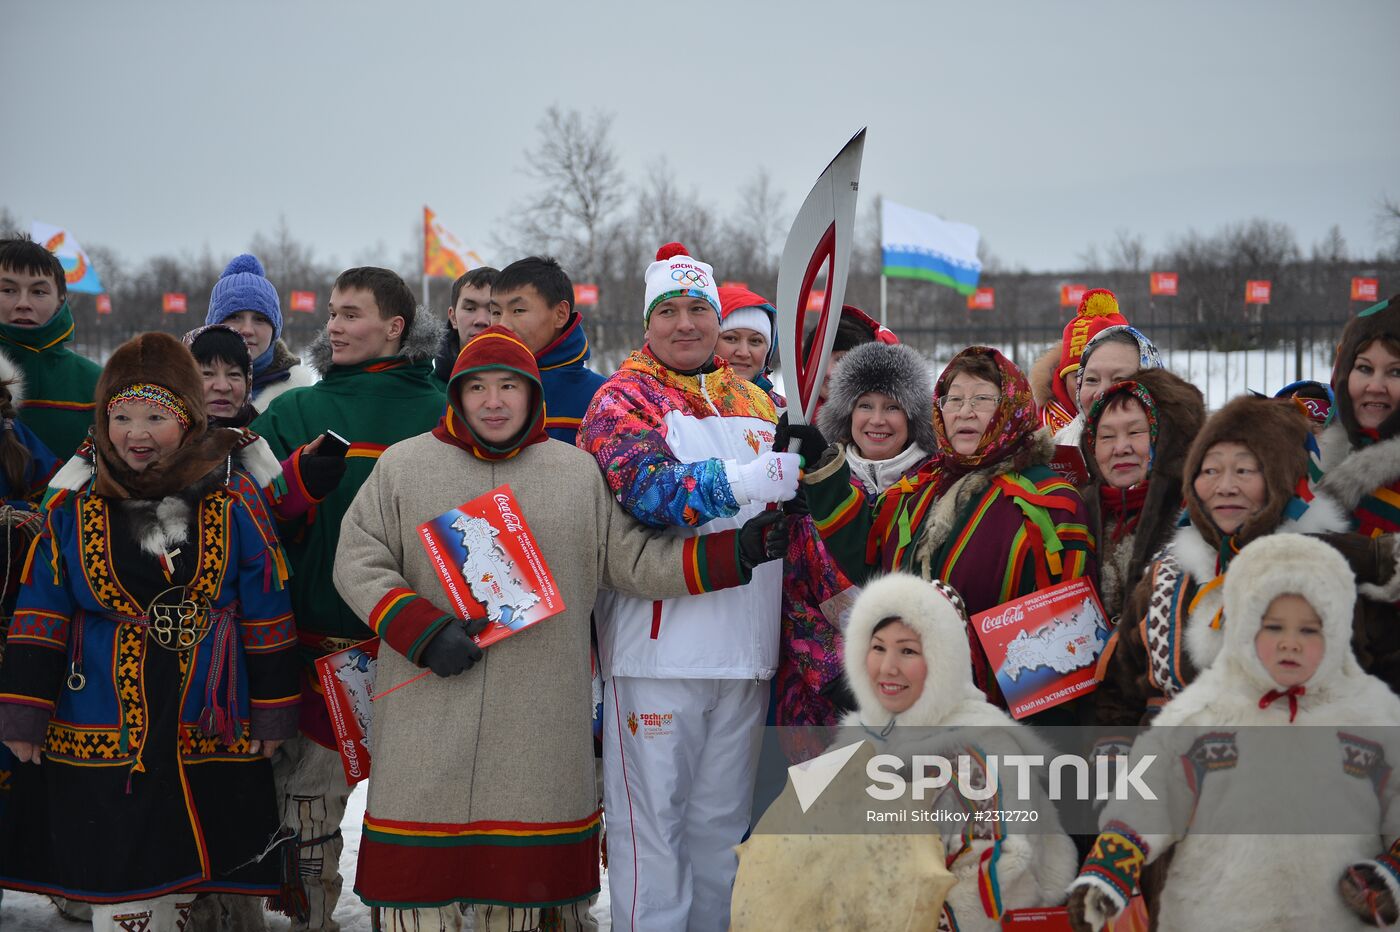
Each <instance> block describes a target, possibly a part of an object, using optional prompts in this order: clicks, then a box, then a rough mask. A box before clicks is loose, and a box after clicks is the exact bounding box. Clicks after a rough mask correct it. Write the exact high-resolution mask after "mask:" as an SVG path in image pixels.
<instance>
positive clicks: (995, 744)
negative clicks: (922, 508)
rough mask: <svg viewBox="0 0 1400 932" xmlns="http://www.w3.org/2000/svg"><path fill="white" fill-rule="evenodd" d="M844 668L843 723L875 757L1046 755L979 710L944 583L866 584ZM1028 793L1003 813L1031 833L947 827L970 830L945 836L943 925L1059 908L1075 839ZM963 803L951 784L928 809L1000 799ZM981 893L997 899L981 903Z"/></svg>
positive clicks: (990, 709) (975, 925)
mask: <svg viewBox="0 0 1400 932" xmlns="http://www.w3.org/2000/svg"><path fill="white" fill-rule="evenodd" d="M845 664H846V677H847V679H848V680H849V682H850V685H851V691H852V692H853V693H854V694H855V698H856V703H857V708H856V711H854V712H851V713H850V714H849V715H847V716H846V719H845V720H844V721H843V722H842V724H843V725H846V726H851V727H859V728H860V729H861V730H862V731H863V732H864V734H865V736H866V737H867V738H868V739H869V740H870V741H871V742H872V744H874V745H875V751H876V753H879V754H894V755H897V756H900V757H911V756H912V755H914V754H916V753H917V754H938V755H942V756H944V757H947V758H949V759H950V760H952V759H953V758H954V757H956V756H959V755H969V756H972V757H974V758H978V759H981V758H984V757H985V756H986V755H997V756H1004V755H1009V754H1027V753H1031V754H1046V755H1047V756H1048V755H1049V754H1050V753H1053V752H1048V751H1047V750H1046V749H1045V748H1044V747H1043V746H1042V745H1041V743H1040V742H1039V741H1038V740H1037V739H1036V738H1035V737H1034V735H1033V734H1032V733H1031V731H1030V730H1029V729H1025V728H1022V727H1020V726H1018V725H1017V724H1016V722H1015V721H1014V720H1013V719H1012V718H1011V717H1010V716H1009V715H1007V714H1006V713H1005V712H1003V711H1002V710H1001V709H998V708H997V707H996V706H994V705H992V704H991V703H989V702H987V698H986V696H984V695H983V694H982V691H981V690H980V689H978V688H977V686H976V685H975V684H974V683H973V681H972V677H971V676H970V675H969V672H968V671H969V670H970V668H971V664H972V658H971V655H970V653H969V648H968V643H967V616H966V614H965V612H964V610H963V606H962V600H961V599H960V598H959V597H958V595H957V593H956V592H954V591H953V590H952V589H950V588H948V587H947V586H945V585H943V584H942V583H940V582H925V581H924V580H922V579H919V578H917V577H915V576H909V575H906V574H903V573H894V574H892V575H889V576H886V577H884V578H882V579H880V580H878V581H876V582H873V583H871V584H870V585H869V586H867V587H866V588H865V590H864V591H863V592H862V593H861V595H860V598H859V599H857V600H856V603H855V606H854V607H853V608H852V610H851V617H850V621H849V624H848V627H847V629H846V645H845ZM933 728H938V729H940V732H938V733H937V737H933V736H932V735H931V732H930V729H933ZM931 740H932V741H933V742H934V744H932V745H931V744H930V742H931ZM985 780H986V773H985V772H982V773H980V774H976V775H974V776H973V779H972V782H973V784H974V787H975V786H977V785H981V786H985ZM1002 785H1003V786H1005V785H1006V781H1005V779H1004V778H1003V780H1002ZM1033 791H1034V792H1035V793H1036V794H1037V797H1036V798H1035V799H1034V800H1033V801H1021V800H1017V801H1015V802H1013V803H1007V805H1009V806H1010V807H1011V808H1032V807H1034V808H1036V809H1038V810H1039V812H1040V813H1041V821H1040V823H1039V824H1038V825H1037V826H1036V829H1035V834H1019V833H1016V834H1012V833H1008V832H1014V831H1015V826H1013V825H1006V824H1002V823H1000V822H993V821H987V822H968V823H944V824H945V825H950V824H951V825H960V824H961V825H965V826H971V827H972V828H970V829H969V830H968V831H966V832H961V831H959V830H958V829H956V828H953V829H950V830H949V831H947V832H945V834H944V838H943V842H944V845H945V847H946V850H947V855H948V864H949V869H950V870H951V871H952V872H953V874H954V875H955V876H956V877H957V883H956V885H955V886H954V887H953V889H952V891H951V892H950V893H949V894H948V898H947V901H946V903H945V906H944V914H943V916H942V917H941V920H940V925H939V926H938V928H939V929H957V930H964V932H965V930H989V932H990V930H994V929H999V928H1000V915H1001V913H1002V911H1004V910H1008V909H1026V908H1032V907H1038V906H1053V905H1055V904H1057V903H1060V902H1062V901H1063V899H1064V894H1063V892H1062V891H1063V887H1062V886H1061V884H1067V883H1068V882H1069V880H1070V879H1071V878H1072V877H1073V876H1074V872H1075V867H1076V865H1077V863H1078V858H1077V855H1076V852H1075V847H1074V843H1073V842H1072V841H1071V840H1070V838H1069V836H1067V835H1065V834H1064V833H1063V832H1061V831H1059V822H1058V819H1057V818H1056V816H1055V813H1054V810H1053V808H1051V807H1050V806H1049V804H1048V800H1047V799H1046V798H1045V796H1044V794H1043V791H1041V789H1040V788H1039V786H1038V785H1037V786H1035V787H1034V788H1033ZM959 796H960V794H959V793H958V791H957V789H956V788H954V787H953V786H952V785H951V784H950V786H949V788H948V789H945V790H944V791H943V792H942V793H941V794H940V796H939V798H938V799H936V800H934V801H933V804H932V805H933V807H934V808H942V807H945V806H948V805H953V806H955V807H965V806H968V805H971V806H975V807H977V808H979V809H989V810H994V809H998V808H1000V807H1001V804H1002V802H1003V801H1004V800H1003V799H1002V797H1001V794H1000V793H998V794H997V796H995V797H993V798H991V799H988V800H984V801H980V802H973V801H971V800H966V799H961V798H959ZM1047 820H1048V821H1047ZM998 839H999V840H998ZM988 852H990V854H988ZM984 856H985V860H984ZM988 890H996V891H997V893H996V895H995V896H987V895H985V892H986V891H988Z"/></svg>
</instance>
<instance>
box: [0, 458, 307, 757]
mask: <svg viewBox="0 0 1400 932" xmlns="http://www.w3.org/2000/svg"><path fill="white" fill-rule="evenodd" d="M109 507H110V506H109V503H108V501H107V500H106V499H104V498H101V497H99V496H97V495H94V494H93V493H92V492H91V491H90V490H86V489H85V490H82V491H78V492H76V493H75V494H70V495H67V496H64V497H62V498H61V499H59V500H57V501H54V502H52V503H51V507H50V510H49V511H48V513H47V516H46V521H45V525H44V529H43V531H42V532H41V534H40V537H39V539H38V541H37V543H36V545H35V547H34V549H33V550H31V551H30V555H29V561H28V563H27V564H26V566H25V573H24V579H25V584H24V588H23V589H22V590H21V592H20V598H19V603H18V606H17V608H16V610H15V616H14V620H13V621H12V622H11V626H10V636H9V645H8V648H7V651H6V654H7V656H6V663H5V665H4V667H3V669H0V705H3V706H4V707H5V708H6V714H5V717H6V719H7V721H10V722H11V724H12V725H13V724H14V723H15V722H16V721H23V722H29V723H31V724H32V726H33V729H34V730H32V731H31V733H30V734H29V736H28V737H27V738H25V739H23V740H37V741H46V747H45V752H46V754H47V755H48V756H50V757H58V758H63V759H65V760H69V761H72V762H76V763H80V764H81V763H83V762H88V761H90V762H93V763H94V764H96V763H98V762H101V763H102V764H104V765H108V766H110V765H114V764H126V765H129V766H130V767H132V768H133V770H140V769H141V761H142V754H143V752H144V751H145V744H144V743H145V740H146V735H145V734H144V727H145V723H146V722H148V721H150V720H151V716H152V708H151V707H150V706H149V702H150V701H155V700H154V699H151V700H148V697H147V696H146V694H145V691H144V689H143V688H142V687H141V682H142V673H141V670H142V664H143V662H144V661H143V657H144V656H145V652H146V651H147V650H158V649H160V648H157V647H154V646H152V645H151V643H149V637H148V632H147V627H148V626H149V624H150V622H149V620H148V619H145V618H144V616H145V615H146V611H147V606H145V605H141V604H138V601H137V600H136V599H135V598H134V597H132V596H131V595H129V594H128V592H127V588H126V586H125V585H123V580H122V578H121V577H120V575H119V572H118V571H119V570H120V566H121V564H122V562H123V560H126V559H136V560H143V559H144V560H149V561H151V562H152V563H154V561H155V558H154V557H146V556H145V555H144V554H143V555H141V556H140V557H123V558H121V559H117V560H116V561H114V559H113V553H112V548H113V546H114V543H115V537H116V536H115V535H114V534H113V533H112V530H113V529H112V525H111V518H110V517H109V511H108V509H109ZM196 507H197V510H198V514H197V517H196V518H195V522H196V531H195V533H194V534H192V535H191V536H192V543H191V544H189V545H188V548H189V550H190V553H189V554H187V555H185V556H184V560H183V562H182V563H177V564H176V565H177V566H188V567H189V568H190V571H191V572H193V573H194V577H193V578H194V582H193V583H192V588H193V589H194V590H195V591H196V592H198V593H200V594H202V595H203V596H204V597H205V598H206V599H207V600H208V602H209V605H210V607H211V609H212V614H213V616H214V617H215V618H216V619H218V618H219V617H220V616H223V618H224V620H223V621H221V622H218V623H217V624H215V627H214V630H213V631H211V632H210V633H209V634H208V635H207V636H205V637H204V638H203V640H201V641H199V643H198V644H197V646H195V647H194V648H193V649H192V650H189V651H186V652H184V653H182V654H180V657H181V664H182V666H181V669H182V671H188V672H187V673H186V676H187V677H188V682H189V684H190V685H189V687H188V688H187V689H186V690H185V692H184V695H183V696H182V699H181V705H180V713H179V722H180V724H179V735H178V738H179V742H180V755H181V759H182V760H185V761H192V760H197V759H199V758H200V757H202V756H208V755H218V754H224V755H227V754H229V753H230V752H231V753H233V754H235V755H247V756H248V757H249V759H251V757H252V755H249V753H248V746H249V742H250V741H251V740H252V739H253V738H269V739H271V738H279V739H280V738H288V737H291V736H292V735H293V734H294V733H295V731H296V707H297V704H298V702H299V699H300V687H299V683H298V675H297V660H296V651H295V649H296V629H295V626H294V625H293V623H292V615H291V605H290V602H289V600H288V596H287V592H286V589H285V587H284V583H285V579H286V561H285V558H284V557H283V555H282V551H281V546H280V544H279V543H278V540H277V533H276V530H275V528H274V526H273V522H272V518H271V516H270V515H269V513H268V511H267V509H266V506H265V503H264V500H263V497H262V492H261V489H260V488H259V486H258V484H257V482H256V481H255V480H254V479H253V478H252V477H251V476H250V475H249V474H247V473H245V472H242V471H241V470H235V471H233V472H232V473H231V474H230V476H229V478H228V481H227V484H225V485H221V486H219V487H217V488H215V489H214V490H213V491H210V492H208V493H206V494H205V495H204V496H203V497H202V498H200V499H199V500H198V502H197V503H196ZM133 619H135V621H133ZM222 625H227V626H228V627H226V628H225V627H222ZM152 636H153V635H152ZM114 671H115V673H114ZM74 673H80V674H82V675H83V676H84V677H85V678H86V683H85V684H84V686H83V688H81V689H78V690H74V689H73V688H71V686H65V683H67V682H68V681H69V680H70V679H71V676H72V674H74ZM211 711H213V712H216V713H218V715H219V717H220V718H216V719H212V720H211V719H208V716H209V715H210V712H211ZM221 719H222V720H226V721H227V722H228V729H227V730H225V729H220V728H218V727H217V725H215V726H214V727H212V728H211V727H209V726H210V722H211V721H212V722H216V723H217V722H218V721H220V720H221ZM202 726H204V727H202ZM211 730H213V731H215V732H217V733H216V734H212V735H211V734H210V733H209V731H211ZM45 733H46V735H45ZM153 753H154V752H153Z"/></svg>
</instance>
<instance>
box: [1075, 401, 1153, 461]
mask: <svg viewBox="0 0 1400 932" xmlns="http://www.w3.org/2000/svg"><path fill="white" fill-rule="evenodd" d="M1119 395H1131V396H1132V397H1134V398H1136V399H1137V401H1138V403H1139V404H1140V405H1142V408H1143V410H1144V411H1146V412H1147V431H1148V448H1147V472H1148V474H1149V475H1151V473H1152V464H1153V462H1154V461H1155V460H1156V459H1157V430H1158V421H1157V401H1156V399H1154V398H1153V397H1152V393H1151V392H1150V391H1148V390H1147V386H1146V385H1143V384H1142V383H1141V382H1135V381H1133V380H1131V379H1129V380H1127V381H1123V382H1115V383H1114V384H1113V385H1110V386H1109V387H1108V389H1107V391H1105V392H1104V393H1103V394H1102V395H1100V396H1099V397H1098V398H1096V399H1094V403H1093V404H1091V405H1090V406H1089V413H1088V414H1087V415H1085V417H1084V444H1085V446H1086V447H1088V449H1089V456H1090V457H1092V456H1093V454H1094V445H1095V443H1097V442H1098V432H1099V418H1101V417H1103V413H1104V411H1106V410H1108V403H1109V402H1110V401H1112V400H1113V399H1114V398H1116V397H1117V396H1119Z"/></svg>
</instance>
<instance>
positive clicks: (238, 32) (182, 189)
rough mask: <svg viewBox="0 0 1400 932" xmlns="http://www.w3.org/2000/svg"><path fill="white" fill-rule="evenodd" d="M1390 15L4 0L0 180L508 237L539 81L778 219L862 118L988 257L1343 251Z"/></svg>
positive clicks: (1367, 173)
mask: <svg viewBox="0 0 1400 932" xmlns="http://www.w3.org/2000/svg"><path fill="white" fill-rule="evenodd" d="M1397 36H1400V2H1396V0H1319V2H1312V3H1304V2H1289V0H1210V2H1178V3H1168V2H1158V3H1136V2H1124V0H1112V2H1087V0H1086V2H1078V0H1053V2H1047V0H1035V2H1032V0H1025V2H973V0H967V2H962V3H943V2H907V3H896V2H880V0H845V2H832V0H802V2H796V0H794V2H771V0H747V2H743V0H740V2H728V0H724V2H715V0H703V2H692V3H646V4H642V3H630V2H612V0H603V2H593V3H586V2H577V0H573V2H548V3H544V2H540V3H528V2H521V0H506V2H497V3H489V4H479V3H465V2H459V3H447V2H442V3H427V2H419V0H395V2H393V3H389V2H383V3H363V2H343V0H342V2H334V3H331V2H321V0H316V2H310V0H308V2H294V0H278V2H265V0H238V2H236V3H209V2H196V0H176V2H165V0H160V2H152V0H141V2H140V3H136V2H110V0H73V2H63V3H44V2H18V0H10V2H6V3H4V4H3V5H0V82H2V86H3V91H0V109H2V110H3V118H4V126H5V128H6V134H5V135H6V138H5V140H4V142H3V145H0V205H4V206H6V207H8V208H9V209H10V210H11V211H12V212H14V213H16V214H17V215H18V216H19V217H20V219H21V220H23V221H28V220H33V219H38V220H43V221H45V222H48V223H54V224H59V225H64V226H67V227H69V228H70V230H71V231H72V232H73V234H74V236H76V237H77V238H78V239H79V241H82V242H91V243H101V244H103V245H106V246H109V247H111V248H114V249H116V250H117V251H118V252H119V253H120V254H121V255H123V256H124V257H126V258H128V259H141V258H144V257H146V256H149V255H151V254H154V253H159V252H180V251H185V250H188V251H191V252H197V251H199V250H202V249H203V247H204V246H205V245H206V244H207V245H208V246H209V247H210V248H211V249H212V250H213V251H214V253H215V254H216V256H219V257H220V258H222V257H223V256H225V255H228V256H232V255H233V254H234V253H236V252H238V251H240V250H241V249H243V248H244V247H246V245H247V243H248V241H249V239H250V238H251V237H252V235H253V234H254V233H255V232H257V231H259V230H264V231H270V230H271V229H272V228H273V227H274V226H275V225H276V223H277V219H278V217H279V216H280V215H285V216H286V219H287V222H288V224H289V226H290V227H291V230H292V232H293V233H294V235H296V236H297V237H298V238H300V239H303V240H305V241H307V242H308V243H310V244H311V245H312V246H313V247H314V248H315V249H316V252H317V254H318V255H319V256H322V257H334V258H336V259H337V260H339V261H341V262H342V263H349V262H352V261H364V260H368V259H372V258H374V256H375V249H376V244H382V246H380V247H379V248H380V249H382V252H383V261H386V262H392V261H394V260H396V259H397V258H398V257H399V255H400V254H401V253H403V252H404V251H405V250H407V249H409V248H411V246H412V242H411V239H410V236H411V234H410V228H411V227H412V225H413V224H414V223H415V222H416V221H417V219H418V217H419V211H420V210H421V206H422V205H423V204H424V203H427V204H430V205H431V206H432V207H433V208H434V209H435V210H436V211H437V212H438V214H439V215H440V217H441V219H442V220H443V221H444V222H445V223H446V224H447V226H448V227H449V228H451V229H453V230H454V231H455V232H457V233H458V235H459V236H461V237H462V238H463V239H464V240H466V241H468V242H469V243H483V244H489V243H490V242H491V241H492V237H493V235H494V236H498V237H501V238H504V239H507V240H509V239H510V236H509V229H508V226H509V224H510V213H511V208H512V206H513V205H515V204H518V203H520V201H521V200H522V199H523V198H524V197H525V196H526V195H527V194H528V192H529V191H530V190H531V182H530V181H529V179H527V178H526V177H525V176H524V175H523V174H522V173H521V171H520V165H521V153H522V151H524V150H525V149H526V148H527V147H529V146H531V145H532V144H533V142H534V140H535V126H536V124H537V123H538V121H539V119H540V117H541V115H542V113H543V111H544V109H545V108H546V107H547V106H549V105H550V104H551V103H558V104H560V105H561V106H563V107H565V108H579V109H582V110H585V111H591V110H594V109H602V110H605V111H609V112H612V113H614V114H615V115H616V121H615V124H614V138H615V140H616V142H617V144H618V148H619V150H620V152H621V154H622V158H623V165H624V168H625V169H626V171H627V172H628V174H629V176H630V177H633V178H637V179H640V178H641V177H642V176H643V175H644V173H645V171H646V170H647V167H648V166H649V165H650V164H651V163H652V162H653V161H654V160H655V159H656V158H657V157H659V156H663V155H664V156H665V157H666V158H667V159H668V160H669V162H670V165H671V167H672V168H673V170H674V172H675V174H676V177H677V179H678V180H679V181H680V183H681V184H682V186H683V187H684V188H686V189H689V188H691V187H695V188H697V189H698V190H699V191H701V192H702V194H703V195H704V196H705V197H707V198H710V199H712V200H713V202H714V204H715V207H716V209H717V210H718V211H719V212H720V213H725V212H727V211H728V210H729V209H730V208H731V207H732V206H733V204H734V203H735V192H736V190H737V189H738V188H739V187H740V186H741V185H742V184H743V183H744V182H745V181H746V180H747V179H749V178H751V177H752V176H753V174H754V172H755V170H756V169H757V168H758V167H759V166H766V167H767V168H768V170H769V171H770V172H771V173H772V175H773V177H774V179H775V181H777V183H778V184H779V185H780V187H781V188H782V189H783V190H784V192H785V194H786V207H787V209H788V212H789V217H790V216H791V212H792V211H794V210H795V208H796V206H797V204H798V203H800V201H801V199H802V197H803V196H804V195H805V193H806V191H807V189H808V188H809V187H810V185H811V183H812V181H813V180H815V177H816V175H817V173H818V172H819V171H820V170H821V168H822V167H823V166H824V165H825V164H826V162H827V161H828V160H829V159H830V158H831V156H832V155H834V154H835V152H836V150H837V149H838V148H839V147H840V145H841V144H842V143H843V142H844V141H845V140H846V139H847V138H848V137H849V136H850V135H851V133H852V132H854V131H855V130H856V129H858V128H859V127H860V126H862V125H868V126H869V128H870V131H869V136H868V139H867V142H866V148H865V163H864V171H863V177H862V185H861V188H862V195H863V197H868V196H869V195H873V194H876V193H878V194H882V195H883V196H885V197H887V198H889V199H891V200H895V201H899V202H902V203H905V204H908V205H910V206H913V207H916V208H919V209H923V210H928V211H932V212H935V213H939V214H942V215H943V216H945V217H948V218H951V219H956V220H961V221H964V222H967V223H971V224H973V225H975V226H977V227H978V228H980V229H981V231H982V234H983V236H984V238H985V239H986V240H987V241H988V243H989V245H990V246H991V248H992V250H993V251H994V252H995V253H996V255H997V256H998V257H999V258H1000V259H1001V260H1002V261H1003V262H1005V263H1007V264H1010V265H1013V266H1024V267H1027V268H1030V269H1034V270H1053V269H1062V268H1071V267H1073V266H1074V265H1075V264H1076V260H1077V257H1078V256H1079V254H1080V253H1082V252H1083V251H1084V249H1085V247H1086V246H1087V245H1088V244H1089V243H1091V242H1105V241H1107V240H1108V239H1110V238H1111V237H1112V235H1113V231H1114V230H1115V229H1117V228H1120V227H1125V228H1128V229H1130V230H1133V231H1137V232H1140V233H1142V234H1143V235H1144V236H1145V237H1146V239H1147V244H1148V247H1149V249H1152V250H1156V249H1160V248H1162V247H1164V246H1166V245H1167V242H1168V240H1169V238H1170V237H1171V236H1172V235H1173V234H1179V233H1183V232H1185V231H1186V230H1188V229H1191V228H1195V229H1197V230H1201V231H1212V230H1214V229H1216V228H1217V227H1218V226H1219V225H1221V224H1222V223H1225V222H1228V221H1232V220H1243V219H1248V218H1250V217H1255V216H1262V217H1267V218H1270V219H1274V220H1280V221H1284V222H1286V223H1289V224H1290V225H1292V226H1293V228H1294V230H1295V231H1296V232H1297V234H1298V239H1299V241H1300V243H1301V245H1302V246H1303V248H1304V249H1305V250H1306V249H1307V248H1308V247H1309V246H1310V245H1311V244H1312V243H1313V242H1315V241H1317V240H1319V239H1321V238H1322V237H1323V235H1324V234H1325V233H1326V231H1327V229H1328V227H1329V226H1331V225H1332V224H1333V223H1336V224H1339V225H1340V226H1341V229H1342V232H1343V234H1344V236H1345V237H1346V239H1347V241H1348V243H1349V244H1350V246H1351V249H1352V251H1353V252H1354V253H1356V252H1364V253H1368V254H1369V253H1371V252H1372V251H1374V249H1375V247H1376V243H1377V240H1376V231H1375V214H1376V205H1377V202H1378V201H1379V199H1380V198H1381V196H1382V195H1384V194H1389V195H1390V196H1392V197H1400V55H1397V54H1396V53H1395V42H1396V38H1397ZM488 258H492V259H496V260H499V261H505V260H509V259H510V258H513V257H510V256H499V257H497V256H488ZM638 274H640V270H638Z"/></svg>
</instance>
